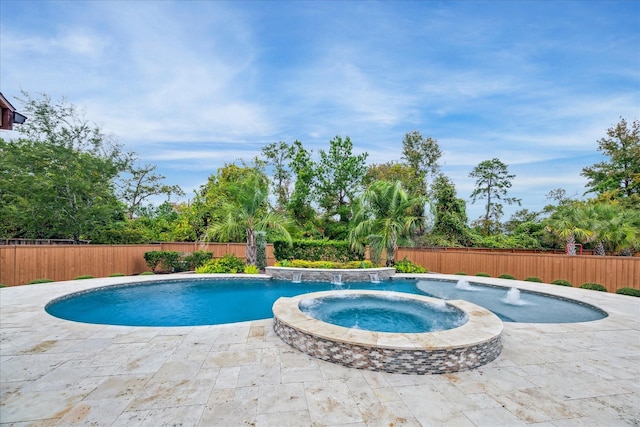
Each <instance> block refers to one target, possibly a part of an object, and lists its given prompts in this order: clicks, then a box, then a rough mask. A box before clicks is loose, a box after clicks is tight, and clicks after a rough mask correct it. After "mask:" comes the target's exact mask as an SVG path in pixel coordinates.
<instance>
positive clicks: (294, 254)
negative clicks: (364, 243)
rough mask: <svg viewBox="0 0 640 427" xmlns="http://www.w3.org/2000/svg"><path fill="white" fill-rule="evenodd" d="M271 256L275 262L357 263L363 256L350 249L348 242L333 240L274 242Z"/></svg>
mask: <svg viewBox="0 0 640 427" xmlns="http://www.w3.org/2000/svg"><path fill="white" fill-rule="evenodd" d="M273 255H274V256H275V258H276V260H277V261H284V260H292V259H296V260H307V261H335V262H347V261H353V260H356V261H359V260H363V259H364V255H363V254H362V253H359V252H358V251H356V250H354V249H351V246H350V245H349V242H346V241H335V240H294V241H292V242H291V244H289V242H286V241H283V240H276V241H274V242H273Z"/></svg>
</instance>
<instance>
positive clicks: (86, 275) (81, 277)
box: [73, 274, 93, 280]
mask: <svg viewBox="0 0 640 427" xmlns="http://www.w3.org/2000/svg"><path fill="white" fill-rule="evenodd" d="M85 279H93V276H91V275H89V274H85V275H84V276H78V277H76V278H74V279H73V280H85Z"/></svg>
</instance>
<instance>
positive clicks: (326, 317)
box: [300, 294, 468, 334]
mask: <svg viewBox="0 0 640 427" xmlns="http://www.w3.org/2000/svg"><path fill="white" fill-rule="evenodd" d="M300 310H301V311H302V312H303V313H305V314H307V315H308V316H310V317H313V318H314V319H318V320H322V321H323V322H327V323H331V324H333V325H338V326H343V327H345V328H355V329H363V330H366V331H375V332H403V333H410V334H411V333H423V332H435V331H442V330H445V329H453V328H457V327H458V326H462V325H464V324H465V323H466V322H467V320H468V317H467V315H466V313H465V312H464V311H462V310H460V309H458V308H456V307H454V306H452V305H448V304H446V303H444V302H443V303H442V304H429V303H427V302H422V301H416V300H412V299H409V298H399V297H396V296H393V297H389V296H381V295H353V294H349V295H343V296H328V297H322V298H311V299H303V300H302V301H301V302H300Z"/></svg>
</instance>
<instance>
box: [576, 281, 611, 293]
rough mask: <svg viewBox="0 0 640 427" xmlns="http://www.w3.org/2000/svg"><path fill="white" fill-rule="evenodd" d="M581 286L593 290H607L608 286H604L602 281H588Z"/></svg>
mask: <svg viewBox="0 0 640 427" xmlns="http://www.w3.org/2000/svg"><path fill="white" fill-rule="evenodd" d="M580 288H581V289H590V290H592V291H600V292H607V288H605V287H604V286H602V285H601V284H600V283H591V282H586V283H583V284H582V285H580Z"/></svg>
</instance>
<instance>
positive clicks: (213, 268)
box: [196, 254, 245, 274]
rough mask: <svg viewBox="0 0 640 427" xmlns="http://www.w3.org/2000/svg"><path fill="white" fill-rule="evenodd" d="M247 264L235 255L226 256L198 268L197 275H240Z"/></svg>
mask: <svg viewBox="0 0 640 427" xmlns="http://www.w3.org/2000/svg"><path fill="white" fill-rule="evenodd" d="M244 266H245V263H244V261H243V260H242V259H240V258H238V257H237V256H235V255H231V254H226V255H225V256H223V257H222V258H216V259H212V260H211V261H208V262H206V263H205V264H204V265H202V266H200V267H198V268H196V273H201V274H202V273H240V272H243V271H244Z"/></svg>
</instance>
